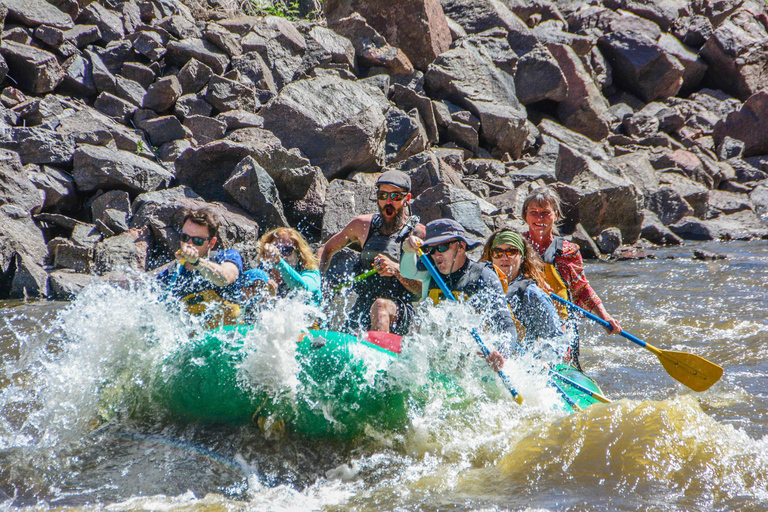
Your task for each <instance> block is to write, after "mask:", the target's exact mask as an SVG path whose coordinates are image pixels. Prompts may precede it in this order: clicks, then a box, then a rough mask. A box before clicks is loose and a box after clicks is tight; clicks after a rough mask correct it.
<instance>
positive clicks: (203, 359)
mask: <svg viewBox="0 0 768 512" xmlns="http://www.w3.org/2000/svg"><path fill="white" fill-rule="evenodd" d="M254 328H255V327H252V326H244V325H237V326H227V327H223V328H221V329H217V330H213V331H209V332H208V333H206V334H205V335H203V336H199V337H197V338H196V339H194V340H191V341H190V342H189V343H188V344H185V345H183V346H181V347H179V349H178V350H176V351H175V352H173V353H172V354H170V355H169V356H168V357H167V358H166V359H165V360H164V361H163V371H162V377H160V378H158V379H157V382H155V383H154V386H153V402H154V404H155V405H156V406H159V407H161V408H162V410H164V411H165V412H166V413H167V414H168V415H169V417H171V418H173V420H174V421H176V422H184V423H203V424H249V423H256V424H263V423H264V422H274V421H276V420H278V421H280V422H284V423H285V424H286V425H287V427H288V429H289V430H290V431H292V432H294V433H297V434H299V435H301V436H304V437H308V438H322V437H341V438H350V437H354V436H356V435H358V434H360V433H361V432H363V431H364V430H365V429H366V428H367V427H372V428H373V429H376V430H386V431H391V430H400V429H403V428H405V427H407V425H408V424H409V421H410V419H409V412H411V411H412V410H414V409H419V408H422V407H423V406H424V403H425V401H426V399H427V396H426V394H422V393H420V392H419V390H414V389H411V388H403V387H400V386H399V385H398V384H397V382H395V381H394V380H393V379H391V378H390V376H389V375H388V373H387V369H388V367H389V366H390V365H391V364H392V363H393V362H394V361H396V360H397V358H398V357H400V356H399V354H400V341H401V339H400V337H399V336H395V335H392V334H388V333H378V332H368V333H365V334H364V335H363V336H362V337H357V336H352V335H349V334H345V333H340V332H335V331H326V330H309V331H307V332H305V333H303V334H302V336H301V339H300V340H299V342H298V344H297V346H296V361H297V367H298V375H297V377H298V382H299V385H298V387H297V389H296V390H295V394H294V395H292V396H286V395H285V394H283V395H281V394H275V393H274V392H270V391H268V390H264V389H260V388H258V387H254V385H253V384H252V383H250V382H248V379H245V378H243V376H242V371H241V367H242V366H243V362H244V359H245V357H246V355H247V354H246V352H247V350H245V349H244V335H246V334H247V333H248V332H249V331H250V330H251V329H254ZM555 371H557V372H558V373H560V374H562V375H564V376H565V377H567V378H568V379H570V380H572V381H575V382H576V383H578V384H579V385H580V386H583V387H585V388H587V389H589V390H591V391H594V392H597V393H600V392H601V391H600V388H599V387H598V386H597V384H596V383H595V382H594V381H593V380H592V379H590V378H589V377H587V376H586V375H584V374H583V373H581V372H579V371H578V370H576V369H575V368H573V367H571V366H567V365H561V366H558V367H556V368H555ZM430 379H431V380H432V381H435V383H436V384H439V385H442V386H447V387H452V386H455V383H453V382H452V381H451V378H450V376H444V375H430ZM561 388H562V389H563V390H564V392H565V393H566V394H567V395H568V397H569V399H570V401H572V402H573V403H575V404H576V405H577V406H578V408H580V409H583V408H585V407H588V406H590V405H592V404H593V403H595V399H594V398H592V397H590V396H589V394H587V393H584V392H583V391H580V390H579V389H576V388H575V387H573V386H570V385H568V384H566V383H561ZM564 408H566V409H568V410H572V406H571V405H569V404H568V403H567V401H564Z"/></svg>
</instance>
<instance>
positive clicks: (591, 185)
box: [555, 145, 643, 244]
mask: <svg viewBox="0 0 768 512" xmlns="http://www.w3.org/2000/svg"><path fill="white" fill-rule="evenodd" d="M555 173H556V176H557V179H558V180H559V181H560V182H562V183H563V185H558V186H557V190H558V192H560V195H561V197H562V198H563V201H564V203H565V204H568V205H571V206H570V207H569V208H566V209H565V211H564V212H563V213H564V216H565V218H566V220H567V224H570V225H571V226H575V224H576V223H579V222H580V223H581V224H582V225H583V226H584V229H586V231H587V233H590V234H594V235H597V234H598V233H600V232H601V231H603V230H604V229H606V228H610V227H617V228H619V230H620V231H621V234H622V237H623V239H624V242H625V243H628V244H631V243H634V242H635V241H636V240H637V239H638V237H639V236H640V227H641V225H642V222H643V215H642V209H643V196H642V194H641V193H639V191H638V190H637V188H636V187H635V186H634V184H633V183H631V182H630V181H629V180H627V179H625V178H623V177H621V176H619V175H615V174H612V173H610V172H608V171H607V170H606V169H605V168H603V166H602V165H600V164H599V163H598V162H597V161H595V160H593V159H591V158H589V157H587V156H585V155H582V154H580V153H579V152H578V151H575V150H573V149H571V148H568V147H567V146H565V145H561V146H560V153H559V155H558V158H557V166H556V168H555Z"/></svg>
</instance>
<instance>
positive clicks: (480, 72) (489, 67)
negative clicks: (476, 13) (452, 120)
mask: <svg viewBox="0 0 768 512" xmlns="http://www.w3.org/2000/svg"><path fill="white" fill-rule="evenodd" d="M425 88H426V89H427V90H428V91H430V92H431V94H432V95H433V96H434V97H438V98H441V99H447V100H449V101H451V102H453V103H455V104H457V105H459V106H461V107H464V108H465V109H467V110H469V111H470V112H472V114H474V115H475V116H476V117H477V118H478V119H480V124H481V131H480V137H481V140H482V141H483V143H485V144H487V145H488V146H489V147H491V148H492V149H493V150H495V151H496V152H497V153H499V156H501V155H503V154H504V153H509V154H510V155H512V157H513V158H519V156H520V154H521V153H522V151H523V149H524V147H525V144H526V139H527V137H528V128H527V125H526V122H525V121H526V110H525V107H523V106H522V105H520V103H519V102H518V100H517V97H516V95H515V84H514V80H513V79H512V77H511V76H509V75H508V74H506V73H504V72H503V71H501V70H499V69H498V68H496V67H495V66H494V65H493V63H492V62H491V61H490V60H488V59H487V58H486V57H484V56H482V55H481V54H480V53H478V52H477V51H475V50H471V49H464V48H456V49H453V50H450V51H448V52H446V53H444V54H442V55H441V56H440V57H438V58H437V59H436V60H435V62H433V63H432V64H430V66H429V70H428V71H427V73H426V75H425Z"/></svg>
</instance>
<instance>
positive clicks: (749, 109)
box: [713, 91, 768, 157]
mask: <svg viewBox="0 0 768 512" xmlns="http://www.w3.org/2000/svg"><path fill="white" fill-rule="evenodd" d="M713 137H714V139H715V143H716V144H718V145H720V144H721V143H722V141H723V140H725V138H726V137H731V138H733V139H737V140H740V141H742V142H744V154H743V156H744V157H750V156H755V155H765V154H768V91H761V92H758V93H755V94H754V95H752V96H751V97H750V98H749V99H747V101H745V102H744V105H743V106H742V107H741V109H740V110H738V111H735V112H732V113H730V114H728V116H727V117H726V118H725V119H721V120H720V121H718V122H717V124H716V125H715V129H714V133H713Z"/></svg>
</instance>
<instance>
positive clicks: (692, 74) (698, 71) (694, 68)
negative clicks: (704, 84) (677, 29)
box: [658, 33, 708, 93]
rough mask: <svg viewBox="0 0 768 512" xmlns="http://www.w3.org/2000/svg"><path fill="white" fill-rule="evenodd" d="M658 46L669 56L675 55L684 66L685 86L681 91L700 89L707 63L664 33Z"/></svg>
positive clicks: (673, 37)
mask: <svg viewBox="0 0 768 512" xmlns="http://www.w3.org/2000/svg"><path fill="white" fill-rule="evenodd" d="M658 45H659V46H660V47H661V48H662V49H663V50H664V51H665V52H666V53H668V54H669V55H674V56H675V57H676V58H677V60H678V61H679V62H680V64H682V66H683V85H682V87H681V88H680V90H681V91H682V92H683V93H685V92H689V91H694V90H696V89H698V87H699V85H700V84H701V81H702V79H703V78H704V74H705V73H706V71H707V67H708V66H707V64H706V62H704V60H702V58H701V57H699V56H698V55H697V53H696V51H695V50H691V49H690V48H687V47H686V46H685V45H683V44H682V43H681V42H680V41H678V40H677V39H676V38H675V36H673V35H671V34H666V33H662V34H661V37H659V40H658Z"/></svg>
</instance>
